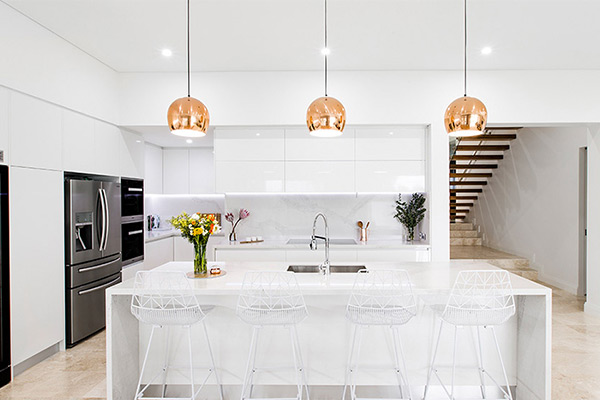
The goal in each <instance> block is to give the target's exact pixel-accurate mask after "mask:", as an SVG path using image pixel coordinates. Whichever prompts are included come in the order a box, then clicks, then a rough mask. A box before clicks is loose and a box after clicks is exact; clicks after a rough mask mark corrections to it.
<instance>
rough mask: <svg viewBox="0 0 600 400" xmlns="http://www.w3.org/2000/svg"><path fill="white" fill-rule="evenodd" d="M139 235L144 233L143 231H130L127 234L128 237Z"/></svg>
mask: <svg viewBox="0 0 600 400" xmlns="http://www.w3.org/2000/svg"><path fill="white" fill-rule="evenodd" d="M140 233H144V230H143V229H140V230H139V231H131V232H129V233H128V235H129V236H131V235H138V234H140Z"/></svg>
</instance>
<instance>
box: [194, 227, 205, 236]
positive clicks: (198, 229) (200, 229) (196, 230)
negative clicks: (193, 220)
mask: <svg viewBox="0 0 600 400" xmlns="http://www.w3.org/2000/svg"><path fill="white" fill-rule="evenodd" d="M203 233H204V232H203V229H202V228H196V229H194V235H202V234H203Z"/></svg>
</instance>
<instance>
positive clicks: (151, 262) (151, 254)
mask: <svg viewBox="0 0 600 400" xmlns="http://www.w3.org/2000/svg"><path fill="white" fill-rule="evenodd" d="M145 250H146V251H145V254H144V269H152V268H156V267H158V266H160V265H163V264H165V263H168V262H170V261H173V238H172V237H169V238H165V239H159V240H155V241H153V242H148V243H146V249H145Z"/></svg>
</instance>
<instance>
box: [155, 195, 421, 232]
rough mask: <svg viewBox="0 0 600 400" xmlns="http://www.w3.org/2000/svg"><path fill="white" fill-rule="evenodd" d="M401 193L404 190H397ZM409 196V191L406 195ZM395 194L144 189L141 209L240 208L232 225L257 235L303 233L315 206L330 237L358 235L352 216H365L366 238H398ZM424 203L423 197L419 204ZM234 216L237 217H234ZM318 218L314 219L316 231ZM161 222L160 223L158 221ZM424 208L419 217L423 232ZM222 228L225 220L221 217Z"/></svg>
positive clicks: (168, 212) (165, 214)
mask: <svg viewBox="0 0 600 400" xmlns="http://www.w3.org/2000/svg"><path fill="white" fill-rule="evenodd" d="M403 197H404V196H403ZM406 197H407V198H410V195H407V196H406ZM396 198H397V195H395V194H361V193H359V194H307V195H303V194H285V193H281V194H227V195H150V196H147V198H146V214H158V215H160V217H161V220H162V221H166V220H167V219H169V218H170V217H171V216H173V215H177V214H179V213H180V212H182V211H186V212H188V213H192V212H203V213H204V212H215V213H217V212H218V213H222V214H224V213H225V212H232V213H234V215H236V216H237V213H238V211H239V210H240V209H241V208H246V209H248V210H249V211H250V217H248V218H247V219H245V220H243V221H242V222H240V224H239V225H238V227H237V233H238V235H237V236H238V239H243V238H245V237H247V236H262V237H263V238H265V239H285V238H292V237H308V236H310V234H311V229H312V223H313V219H314V216H315V214H316V213H317V212H322V213H323V214H325V215H326V216H327V219H328V223H329V233H330V237H332V238H355V239H358V237H359V228H358V227H357V221H359V220H361V221H363V222H364V223H365V224H366V223H367V221H370V222H371V224H370V226H369V238H370V239H390V238H401V237H402V236H403V235H404V234H405V230H404V228H403V227H402V225H401V224H400V223H399V222H398V221H397V220H396V219H395V218H394V214H395V200H396ZM425 206H426V207H427V203H426V204H425ZM236 219H237V218H236ZM321 224H322V222H319V228H318V230H319V232H321V230H322V229H323V228H322V225H321ZM163 226H164V224H163ZM428 226H429V222H428V213H427V214H426V217H425V220H424V221H423V222H422V223H421V227H420V228H421V229H420V231H421V232H425V233H427V227H428ZM223 228H224V231H225V233H228V232H229V230H230V228H231V224H230V223H228V222H226V221H223Z"/></svg>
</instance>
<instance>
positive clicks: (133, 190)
mask: <svg viewBox="0 0 600 400" xmlns="http://www.w3.org/2000/svg"><path fill="white" fill-rule="evenodd" d="M127 190H128V191H130V192H141V191H142V190H143V189H142V188H127Z"/></svg>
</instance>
